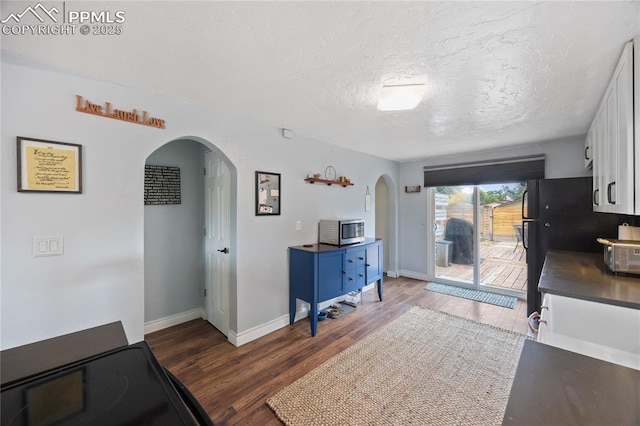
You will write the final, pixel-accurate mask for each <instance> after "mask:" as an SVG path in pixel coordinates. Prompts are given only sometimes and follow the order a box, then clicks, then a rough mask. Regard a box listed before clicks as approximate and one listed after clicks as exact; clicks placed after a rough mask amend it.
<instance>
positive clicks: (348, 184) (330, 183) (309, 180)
mask: <svg viewBox="0 0 640 426" xmlns="http://www.w3.org/2000/svg"><path fill="white" fill-rule="evenodd" d="M304 181H305V182H309V183H316V182H318V183H325V184H327V185H329V186H331V185H340V186H342V187H344V188H346V187H347V186H353V183H351V182H340V181H339V180H327V179H319V178H306V179H305V180H304Z"/></svg>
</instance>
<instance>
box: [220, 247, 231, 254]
mask: <svg viewBox="0 0 640 426" xmlns="http://www.w3.org/2000/svg"><path fill="white" fill-rule="evenodd" d="M218 251H219V252H220V253H224V254H227V253H229V249H228V248H227V247H225V248H223V249H218Z"/></svg>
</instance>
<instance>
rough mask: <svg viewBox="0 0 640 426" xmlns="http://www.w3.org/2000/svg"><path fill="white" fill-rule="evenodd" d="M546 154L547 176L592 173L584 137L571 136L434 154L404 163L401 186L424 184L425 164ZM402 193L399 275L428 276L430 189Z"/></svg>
mask: <svg viewBox="0 0 640 426" xmlns="http://www.w3.org/2000/svg"><path fill="white" fill-rule="evenodd" d="M534 154H545V155H546V161H545V177H546V178H548V179H553V178H564V177H580V176H591V170H587V169H585V168H584V159H583V158H584V157H583V155H584V137H570V138H564V139H558V140H554V141H545V142H540V143H535V144H527V145H521V146H517V147H512V148H505V149H499V150H491V151H482V152H473V151H470V152H468V153H465V154H463V155H453V156H446V157H435V158H430V159H426V160H421V161H415V162H408V163H402V164H401V165H400V180H399V181H398V188H404V187H405V185H421V186H422V185H423V184H424V173H423V172H424V169H423V168H424V166H434V165H439V164H455V163H464V162H470V161H484V160H491V159H497V158H510V157H517V156H525V155H534ZM398 193H399V211H400V220H399V232H400V238H399V240H400V242H401V243H400V247H399V252H400V253H401V254H402V256H401V257H400V259H399V268H400V274H401V275H405V276H409V277H413V278H418V279H426V277H427V275H426V274H427V259H428V256H430V254H429V253H427V233H428V232H430V230H431V227H430V225H428V224H427V191H421V192H419V193H409V194H407V193H404V192H402V191H398Z"/></svg>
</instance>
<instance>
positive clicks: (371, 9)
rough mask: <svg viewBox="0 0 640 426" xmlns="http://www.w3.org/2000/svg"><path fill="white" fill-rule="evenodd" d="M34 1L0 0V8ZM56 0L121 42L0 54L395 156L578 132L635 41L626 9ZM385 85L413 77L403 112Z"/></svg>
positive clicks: (635, 5)
mask: <svg viewBox="0 0 640 426" xmlns="http://www.w3.org/2000/svg"><path fill="white" fill-rule="evenodd" d="M34 3H35V2H31V3H20V4H19V6H16V5H15V3H13V2H5V1H4V0H3V2H2V11H1V15H2V17H3V18H4V17H6V16H7V13H8V12H11V11H16V9H21V8H22V9H24V5H28V4H34ZM52 3H56V2H46V3H45V4H52ZM58 3H61V2H58ZM80 5H82V6H80ZM66 7H67V8H71V7H73V8H75V9H86V10H111V11H116V10H123V11H125V13H126V22H125V23H124V24H123V34H121V35H117V36H94V35H87V36H81V35H75V36H70V37H69V36H66V37H65V36H51V37H46V36H14V35H7V36H5V35H3V36H2V51H3V52H8V53H11V54H13V55H18V56H21V57H24V58H26V59H30V60H35V61H36V62H38V63H41V64H45V65H49V66H54V67H56V68H59V69H62V70H65V71H69V72H72V73H76V74H79V75H84V76H90V77H92V78H96V79H100V80H106V81H111V82H115V83H118V84H122V85H125V86H130V87H136V88H140V89H144V90H147V91H150V92H153V93H158V94H162V95H166V96H168V97H171V98H175V99H181V100H186V101H189V102H194V103H198V104H204V105H208V106H210V107H211V108H213V109H215V110H220V111H224V112H227V113H231V114H236V115H241V116H244V117H247V118H250V119H253V120H256V121H259V122H262V123H265V124H269V125H273V126H276V127H285V128H289V129H292V130H293V131H294V133H296V134H300V135H304V136H308V137H312V138H315V139H318V140H322V141H325V142H328V143H331V144H335V145H340V146H343V147H346V148H350V149H354V150H357V151H362V152H367V153H370V154H373V155H376V156H379V157H383V158H388V159H392V160H397V161H410V160H416V159H421V158H426V157H430V156H437V155H444V154H454V153H459V152H463V151H476V150H482V149H488V148H497V147H504V146H508V145H514V144H521V143H527V142H534V141H541V140H549V139H555V138H560V137H565V136H571V135H579V134H584V133H586V130H587V127H588V125H589V123H590V121H591V118H592V117H593V115H594V113H595V109H596V107H597V104H598V103H599V100H600V98H601V97H602V95H603V92H604V89H605V87H606V85H607V82H608V79H609V78H610V76H611V73H612V72H613V68H614V67H615V64H616V61H617V58H618V56H619V54H620V53H621V51H622V47H623V45H624V43H625V42H626V41H627V40H629V39H631V38H633V37H634V36H638V35H640V3H639V2H637V1H636V2H628V1H627V2H618V1H613V2H612V1H603V2H470V1H467V2H359V1H358V2H269V1H262V2H187V1H173V2H142V1H135V2H84V3H83V2H67V3H66ZM394 83H396V84H400V83H403V84H407V83H427V85H428V91H427V95H426V97H425V99H424V100H423V102H422V103H421V104H420V105H419V106H418V108H417V109H415V110H413V111H404V112H381V111H378V110H376V102H377V94H378V92H379V90H380V87H381V86H382V85H383V84H394Z"/></svg>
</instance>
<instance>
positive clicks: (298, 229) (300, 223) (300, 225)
mask: <svg viewBox="0 0 640 426" xmlns="http://www.w3.org/2000/svg"><path fill="white" fill-rule="evenodd" d="M296 231H302V221H301V220H298V221H296Z"/></svg>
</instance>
